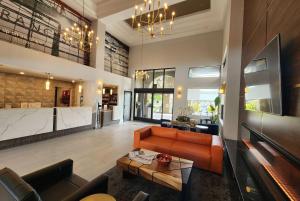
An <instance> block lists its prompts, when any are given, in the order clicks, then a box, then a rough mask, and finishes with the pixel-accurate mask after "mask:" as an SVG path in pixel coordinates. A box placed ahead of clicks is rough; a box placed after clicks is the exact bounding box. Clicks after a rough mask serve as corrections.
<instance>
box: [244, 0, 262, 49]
mask: <svg viewBox="0 0 300 201" xmlns="http://www.w3.org/2000/svg"><path fill="white" fill-rule="evenodd" d="M266 11H267V0H252V1H251V3H245V7H244V13H245V14H244V31H243V43H245V44H246V43H248V42H249V40H250V39H251V38H252V35H253V34H254V33H255V32H254V31H253V30H255V29H256V28H257V27H258V24H259V23H260V22H261V19H262V17H263V16H266ZM256 32H257V31H256Z"/></svg>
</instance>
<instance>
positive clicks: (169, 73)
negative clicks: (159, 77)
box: [164, 69, 175, 88]
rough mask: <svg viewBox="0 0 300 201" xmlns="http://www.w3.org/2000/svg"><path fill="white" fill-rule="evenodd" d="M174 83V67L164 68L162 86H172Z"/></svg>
mask: <svg viewBox="0 0 300 201" xmlns="http://www.w3.org/2000/svg"><path fill="white" fill-rule="evenodd" d="M174 85H175V69H166V70H165V79H164V88H174Z"/></svg>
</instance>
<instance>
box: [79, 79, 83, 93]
mask: <svg viewBox="0 0 300 201" xmlns="http://www.w3.org/2000/svg"><path fill="white" fill-rule="evenodd" d="M78 92H79V93H81V92H82V84H81V80H80V81H79V85H78Z"/></svg>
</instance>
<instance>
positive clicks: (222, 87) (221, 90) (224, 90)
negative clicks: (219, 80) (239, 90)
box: [219, 82, 226, 94]
mask: <svg viewBox="0 0 300 201" xmlns="http://www.w3.org/2000/svg"><path fill="white" fill-rule="evenodd" d="M225 93H226V83H225V82H224V83H223V84H221V87H220V88H219V94H225Z"/></svg>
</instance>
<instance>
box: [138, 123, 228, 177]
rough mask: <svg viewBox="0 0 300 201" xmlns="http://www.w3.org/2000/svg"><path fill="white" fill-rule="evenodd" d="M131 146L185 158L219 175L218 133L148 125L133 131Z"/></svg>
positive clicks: (220, 143) (220, 153) (219, 139)
mask: <svg viewBox="0 0 300 201" xmlns="http://www.w3.org/2000/svg"><path fill="white" fill-rule="evenodd" d="M134 148H144V149H149V150H152V151H157V152H162V153H167V154H170V155H173V156H177V157H182V158H186V159H189V160H192V161H194V166H195V167H198V168H202V169H205V170H209V171H212V172H215V173H218V174H222V170H223V153H224V148H223V143H222V139H221V137H219V136H215V135H209V134H202V133H195V132H189V131H181V130H177V129H174V128H163V127H158V126H149V127H145V128H142V129H139V130H136V131H135V132H134Z"/></svg>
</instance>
